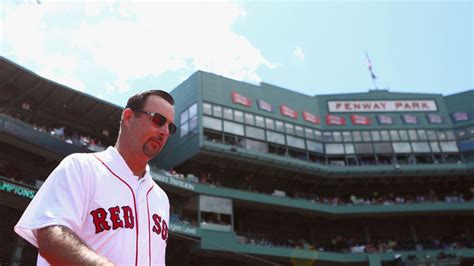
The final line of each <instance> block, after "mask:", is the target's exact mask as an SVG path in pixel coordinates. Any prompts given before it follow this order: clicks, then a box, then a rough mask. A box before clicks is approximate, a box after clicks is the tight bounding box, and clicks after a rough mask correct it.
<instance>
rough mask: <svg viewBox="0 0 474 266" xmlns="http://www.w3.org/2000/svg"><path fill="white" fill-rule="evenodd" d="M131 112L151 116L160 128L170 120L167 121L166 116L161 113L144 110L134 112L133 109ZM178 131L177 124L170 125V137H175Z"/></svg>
mask: <svg viewBox="0 0 474 266" xmlns="http://www.w3.org/2000/svg"><path fill="white" fill-rule="evenodd" d="M130 109H131V108H130ZM131 110H132V111H134V112H137V113H142V114H147V115H149V116H151V121H152V122H153V123H155V124H156V125H157V126H159V127H162V126H163V125H165V124H166V121H168V119H166V117H165V116H164V115H162V114H160V113H153V112H147V111H143V110H133V109H131ZM176 129H177V128H176V125H175V124H173V123H169V125H168V131H169V133H170V135H174V133H176Z"/></svg>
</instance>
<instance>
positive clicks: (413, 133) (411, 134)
mask: <svg viewBox="0 0 474 266" xmlns="http://www.w3.org/2000/svg"><path fill="white" fill-rule="evenodd" d="M408 136H409V137H410V140H418V135H417V134H416V130H414V129H410V130H408Z"/></svg>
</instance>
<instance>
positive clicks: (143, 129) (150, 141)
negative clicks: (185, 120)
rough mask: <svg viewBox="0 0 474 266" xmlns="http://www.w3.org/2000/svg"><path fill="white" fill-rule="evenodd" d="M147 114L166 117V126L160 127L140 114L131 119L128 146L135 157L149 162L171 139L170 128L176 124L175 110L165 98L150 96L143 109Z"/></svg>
mask: <svg viewBox="0 0 474 266" xmlns="http://www.w3.org/2000/svg"><path fill="white" fill-rule="evenodd" d="M142 110H143V111H147V112H156V113H160V114H162V115H163V116H165V117H166V120H167V121H166V124H165V125H163V126H161V127H160V126H158V125H156V124H155V123H153V121H152V117H151V116H150V115H147V114H141V113H136V114H138V117H136V116H133V117H132V118H131V119H130V124H129V129H128V134H127V135H128V137H127V139H128V144H129V146H130V148H131V150H132V152H133V153H136V154H134V156H138V157H142V156H143V157H144V159H146V160H147V161H148V160H150V159H152V158H153V157H155V156H156V155H158V153H160V151H161V149H163V147H164V146H165V143H166V141H167V140H168V137H169V129H168V126H169V124H170V123H174V108H173V106H172V105H171V104H170V103H168V102H167V101H166V100H164V99H163V98H161V97H159V96H156V95H150V96H149V97H148V99H147V101H146V103H145V106H144V107H143V109H142Z"/></svg>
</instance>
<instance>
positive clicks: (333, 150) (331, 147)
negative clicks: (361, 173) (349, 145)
mask: <svg viewBox="0 0 474 266" xmlns="http://www.w3.org/2000/svg"><path fill="white" fill-rule="evenodd" d="M324 146H326V154H330V155H333V154H344V145H343V144H339V143H337V144H325V145H324Z"/></svg>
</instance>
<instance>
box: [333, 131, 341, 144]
mask: <svg viewBox="0 0 474 266" xmlns="http://www.w3.org/2000/svg"><path fill="white" fill-rule="evenodd" d="M332 136H333V137H334V141H335V142H341V141H342V136H341V132H339V131H335V132H333V133H332Z"/></svg>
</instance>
